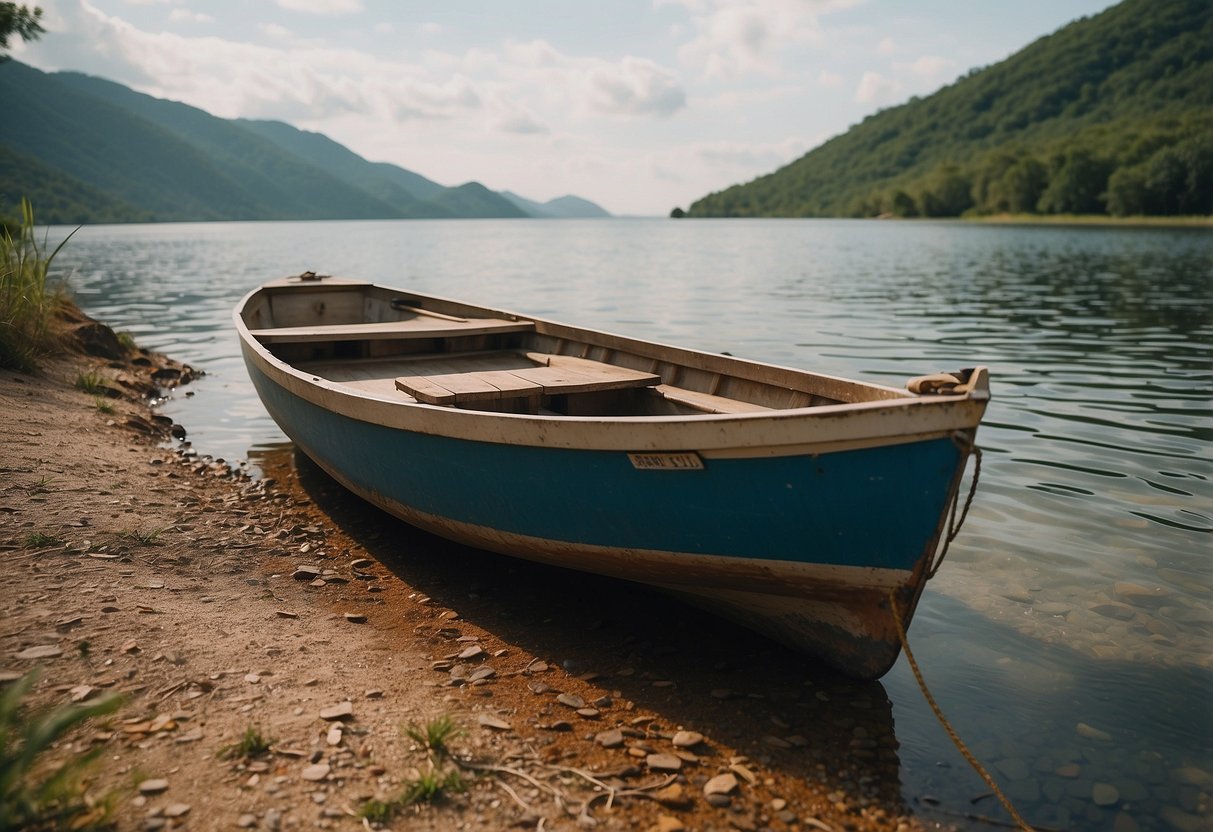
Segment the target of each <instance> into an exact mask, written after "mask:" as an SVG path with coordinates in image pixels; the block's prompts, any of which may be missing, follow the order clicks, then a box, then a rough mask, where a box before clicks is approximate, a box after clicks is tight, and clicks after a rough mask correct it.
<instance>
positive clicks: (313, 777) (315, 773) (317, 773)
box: [300, 763, 331, 783]
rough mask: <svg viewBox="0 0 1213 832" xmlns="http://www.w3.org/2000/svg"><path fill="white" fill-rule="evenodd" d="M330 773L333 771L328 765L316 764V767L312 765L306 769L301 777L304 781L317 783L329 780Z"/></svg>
mask: <svg viewBox="0 0 1213 832" xmlns="http://www.w3.org/2000/svg"><path fill="white" fill-rule="evenodd" d="M329 771H331V769H330V768H329V764H328V763H316V764H315V765H310V766H308V767H307V768H305V769H304V770H303V772H302V773H301V774H300V776H301V777H302V778H303V779H304V780H308V781H311V782H313V783H316V782H319V781H321V780H324V779H325V778H327V777H328V776H329Z"/></svg>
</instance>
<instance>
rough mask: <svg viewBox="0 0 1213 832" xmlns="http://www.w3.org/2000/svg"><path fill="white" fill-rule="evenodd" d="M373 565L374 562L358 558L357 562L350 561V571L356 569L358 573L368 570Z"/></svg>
mask: <svg viewBox="0 0 1213 832" xmlns="http://www.w3.org/2000/svg"><path fill="white" fill-rule="evenodd" d="M374 565H375V561H373V560H370V559H369V558H358V559H357V560H352V561H350V569H357V570H359V571H361V570H363V569H370V568H371V567H372V566H374Z"/></svg>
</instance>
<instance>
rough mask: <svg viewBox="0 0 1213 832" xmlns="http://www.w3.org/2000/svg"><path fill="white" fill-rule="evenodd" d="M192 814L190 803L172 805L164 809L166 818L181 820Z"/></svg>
mask: <svg viewBox="0 0 1213 832" xmlns="http://www.w3.org/2000/svg"><path fill="white" fill-rule="evenodd" d="M189 813H190V805H189V804H188V803H170V804H169V805H167V806H165V807H164V816H165V817H166V818H179V817H183V816H185V815H188V814H189Z"/></svg>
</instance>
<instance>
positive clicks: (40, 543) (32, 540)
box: [21, 532, 63, 549]
mask: <svg viewBox="0 0 1213 832" xmlns="http://www.w3.org/2000/svg"><path fill="white" fill-rule="evenodd" d="M21 542H22V544H23V545H24V546H25V548H26V549H45V548H47V547H48V546H62V545H63V541H62V540H61V539H60V538H58V537H55V536H54V535H50V534H47V533H46V532H30V533H29V534H27V535H26V536H25V537H23V538H22V539H21Z"/></svg>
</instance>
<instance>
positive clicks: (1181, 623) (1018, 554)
mask: <svg viewBox="0 0 1213 832" xmlns="http://www.w3.org/2000/svg"><path fill="white" fill-rule="evenodd" d="M56 233H61V230H59V229H56V230H53V231H52V237H54V236H55V234H56ZM59 262H60V264H61V265H62V266H63V267H65V268H69V269H71V270H72V277H71V281H72V285H73V287H74V289H75V291H76V293H77V295H78V297H79V300H80V301H81V303H82V305H83V306H84V307H85V308H86V309H87V310H88V311H90V312H91V313H93V314H94V315H96V316H98V317H100V318H102V319H104V320H105V321H107V322H108V323H110V324H112V325H113V326H115V328H118V329H126V330H129V331H131V332H132V333H134V334H135V336H136V337H137V338H138V340H139V341H140V343H141V344H143V345H145V346H150V347H153V348H155V349H158V350H162V351H164V352H167V353H170V354H171V355H173V356H174V357H176V358H179V359H181V360H184V361H186V362H188V363H191V364H193V365H195V366H197V367H200V368H202V369H204V370H206V371H207V373H208V374H209V375H208V377H207V379H206V380H204V381H203V382H201V383H199V384H197V385H196V386H195V388H194V389H195V391H196V394H195V395H194V396H193V397H192V398H184V397H182V398H179V399H177V400H174V401H173V402H171V403H169V404H168V406H167V412H168V413H169V414H170V415H172V416H173V417H174V418H176V419H177V420H178V421H180V422H182V423H183V424H185V425H186V426H187V427H188V428H189V429H190V438H191V439H192V440H193V442H194V445H195V447H197V448H198V449H199V451H200V452H202V453H209V454H212V455H214V456H217V457H224V458H226V459H228V460H229V461H232V460H236V459H246V458H248V456H249V453H250V451H251V450H255V449H257V448H259V447H263V446H267V445H272V444H274V443H277V442H280V441H282V440H283V437H282V436H281V434H280V433H279V432H278V430H277V428H276V427H275V426H274V425H273V424H272V422H270V420H269V418H268V417H267V416H266V415H265V413H264V411H263V410H262V409H261V406H260V404H259V402H258V401H257V397H256V395H255V393H254V392H253V389H252V387H251V385H250V384H249V383H248V381H247V378H246V376H245V372H244V368H243V365H242V364H241V363H240V360H239V351H238V347H237V344H236V341H235V339H234V337H233V336H232V334H231V331H230V330H231V327H230V322H229V320H230V319H229V316H230V311H231V308H232V306H233V305H234V304H235V302H236V301H237V300H238V299H239V297H240V296H241V295H243V294H244V293H245V292H246V291H248V290H249V289H251V288H252V287H254V286H255V285H257V284H258V283H260V282H262V281H263V280H265V279H267V278H270V277H277V276H281V275H283V274H287V273H291V274H294V273H298V272H300V271H303V270H305V269H313V270H316V271H318V272H325V273H334V274H341V275H345V276H350V277H359V278H367V279H371V280H376V281H385V282H388V283H392V284H395V285H399V286H404V287H408V288H414V289H417V290H419V291H423V292H430V293H434V294H442V295H448V296H451V297H455V298H463V299H469V300H475V301H477V302H480V303H484V304H486V305H490V306H503V307H506V308H511V309H515V310H518V311H521V312H525V313H529V314H533V315H544V316H550V317H554V318H558V319H562V320H567V321H569V322H573V323H578V324H584V325H587V326H592V327H595V328H601V329H607V330H612V331H618V332H622V333H626V334H629V335H635V336H639V337H650V338H653V339H656V340H661V341H665V342H670V343H677V344H684V345H690V346H695V347H699V348H702V349H706V350H713V351H721V350H727V351H729V352H732V353H734V354H736V355H741V356H746V357H751V358H758V359H763V360H767V361H773V362H777V363H781V364H787V365H792V366H796V367H807V368H813V369H816V370H819V371H823V372H827V373H833V374H839V375H847V376H858V377H862V378H867V379H871V380H874V381H881V382H887V383H892V384H895V385H898V386H900V385H901V384H902V383H903V382H904V380H905V379H906V378H908V377H911V376H915V375H920V374H922V373H925V372H929V371H933V370H937V369H953V368H959V367H962V366H971V365H972V364H974V363H984V364H988V365H990V367H991V369H992V375H993V383H994V396H995V397H994V401H993V403H992V405H991V407H990V410H989V411H988V415H987V422H986V423H985V425H984V426H983V428H982V431H981V433H980V436H979V439H980V442H981V445H982V446H983V447H984V448H985V451H986V454H985V465H984V469H983V473H982V480H981V489H980V492H979V496H978V499H977V501H976V504H975V506H974V508H973V511H972V513H971V515H970V517H969V520H968V523H967V526H966V528H965V530H964V532H963V533H962V534H961V536H960V537H959V539H958V540H957V541H956V543H955V544H954V545H953V547H952V549H951V551H950V553H949V556H948V563H947V564H946V566H945V568H944V569H943V570H942V571H941V572H940V574H939V576H938V577H937V578H936V579H935V580H934V581H933V582H932V584H931V586H930V588H929V589H928V595H927V597H926V599H925V601H924V603H923V604H922V606H921V607H920V608H919V614H918V616H917V618H916V619H915V624H914V627H913V630H912V632H911V639H912V643H913V644H914V646H915V650H916V653H917V655H918V657H919V659H920V662H921V663H922V664H923V666H924V668H925V672H926V674H927V677H928V681H929V682H930V684H931V685H932V688H933V690H934V692H935V694H936V696H937V698H938V699H939V701H940V703H941V704H942V706H943V707H944V709H945V711H946V712H947V713H948V715H949V716H950V717H951V719H952V721H953V723H954V724H955V725H956V727H957V729H958V730H959V731H960V733H961V734H962V736H964V737H965V738H966V739H967V740H968V741H969V743H970V745H971V746H972V747H973V749H974V751H975V752H976V753H977V754H978V756H979V757H980V758H981V759H982V760H983V761H985V762H986V763H987V764H988V765H989V766H990V767H991V768H992V769H993V770H994V771H995V773H996V775H997V776H998V778H999V780H1000V782H1002V783H1004V784H1005V785H1006V787H1007V791H1008V792H1009V793H1010V795H1011V796H1012V797H1013V798H1014V799H1015V800H1016V801H1017V803H1018V804H1019V805H1020V807H1021V809H1022V810H1024V812H1025V813H1026V814H1027V815H1028V817H1029V818H1030V819H1031V820H1033V821H1034V822H1036V823H1041V824H1049V825H1053V826H1057V827H1065V828H1074V829H1092V830H1094V829H1110V828H1112V825H1113V823H1115V821H1116V813H1117V812H1118V811H1122V810H1123V811H1124V812H1125V813H1126V814H1128V815H1131V816H1132V817H1133V818H1134V820H1135V821H1136V822H1137V823H1138V824H1139V826H1140V828H1142V829H1185V828H1190V829H1207V828H1213V810H1211V807H1210V806H1208V805H1207V799H1208V798H1207V795H1208V794H1209V793H1210V792H1211V791H1213V704H1211V703H1213V612H1211V601H1213V564H1211V562H1210V559H1211V556H1213V546H1211V545H1210V544H1211V543H1213V536H1211V532H1213V460H1211V454H1210V439H1213V232H1210V231H1207V230H1164V229H1141V230H1133V229H1099V228H1054V227H1045V228H1017V227H982V226H972V225H966V224H948V223H875V222H850V221H695V222H691V221H686V222H670V221H662V220H612V221H584V222H583V221H569V222H535V221H460V222H411V223H410V222H392V221H385V222H332V223H238V224H198V225H193V224H181V225H159V226H110V227H92V228H85V229H83V230H81V231H80V232H79V233H78V234H77V235H76V237H75V238H74V239H73V240H72V242H71V243H70V244H69V245H68V247H67V248H66V249H65V250H64V253H63V254H62V255H61V260H60V261H59ZM883 684H884V687H885V690H886V691H887V693H888V695H889V697H890V698H891V699H892V701H893V710H894V720H895V724H896V732H897V737H898V739H899V741H900V742H901V749H900V752H899V756H900V760H901V778H902V782H903V783H904V784H905V793H906V795H907V798H909V799H913V798H917V797H921V796H922V795H924V794H926V795H930V796H932V797H933V798H936V799H938V800H939V801H940V805H941V806H942V807H943V808H945V809H951V810H953V811H961V812H966V811H973V807H972V806H971V805H970V800H971V799H972V798H973V797H974V796H975V795H978V794H981V793H983V792H984V791H985V787H984V785H983V784H982V783H981V781H980V780H978V779H977V777H976V775H974V774H972V773H971V772H970V771H969V770H968V768H967V766H966V765H965V763H964V762H963V760H962V759H961V758H960V756H959V755H958V754H957V752H956V751H955V750H954V749H953V748H952V746H951V745H950V743H949V741H948V740H947V739H946V737H945V736H944V735H943V733H942V731H941V730H940V729H939V727H938V726H937V724H936V723H935V721H934V719H933V717H932V716H931V714H930V712H929V710H928V709H927V708H926V706H925V704H924V703H923V700H922V697H921V695H920V694H919V693H918V691H917V688H916V687H915V684H914V681H913V678H912V676H911V675H910V673H909V671H908V668H907V667H906V666H905V662H904V660H903V661H902V662H901V663H899V664H898V666H897V667H896V668H895V669H894V670H893V671H892V672H891V673H890V674H889V675H888V676H887V677H885V679H884V680H883ZM1080 723H1081V724H1083V726H1084V727H1083V728H1082V729H1081V730H1080V729H1079V724H1080ZM1086 726H1089V727H1090V728H1093V729H1095V730H1096V731H1101V732H1104V733H1105V734H1107V735H1110V740H1108V739H1099V738H1093V737H1094V736H1095V735H1094V734H1093V732H1092V731H1090V730H1087V727H1086ZM1097 783H1103V784H1108V785H1111V786H1113V787H1114V788H1115V789H1116V792H1117V802H1116V804H1115V805H1114V806H1112V807H1109V808H1098V807H1096V806H1095V805H1094V803H1093V801H1092V799H1091V798H1092V790H1093V789H1094V788H1095V784H1097ZM983 805H988V804H983ZM986 811H987V812H989V813H991V814H993V813H995V811H996V810H993V809H988V810H986ZM1121 822H1122V823H1123V819H1122V821H1121ZM1123 828H1125V829H1131V828H1134V827H1128V826H1125V827H1123Z"/></svg>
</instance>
